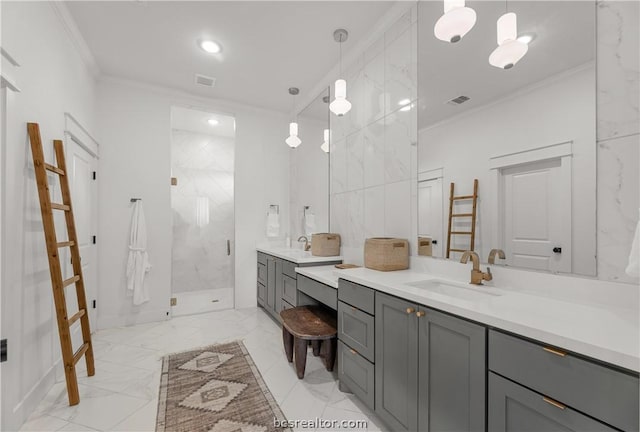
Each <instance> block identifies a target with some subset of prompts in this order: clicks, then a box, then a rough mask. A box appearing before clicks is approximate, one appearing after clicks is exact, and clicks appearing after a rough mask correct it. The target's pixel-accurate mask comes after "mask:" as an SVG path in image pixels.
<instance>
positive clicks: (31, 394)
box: [2, 358, 62, 430]
mask: <svg viewBox="0 0 640 432" xmlns="http://www.w3.org/2000/svg"><path fill="white" fill-rule="evenodd" d="M61 367H62V358H59V359H58V360H57V361H56V362H55V363H54V364H53V365H52V366H51V367H50V368H49V369H48V370H47V372H45V374H44V375H43V376H42V378H40V380H38V382H37V383H35V384H34V386H33V387H31V390H29V391H28V392H27V394H26V395H25V396H24V398H22V400H21V401H20V402H18V404H17V405H16V406H15V407H14V408H13V410H12V411H11V413H3V415H2V421H3V424H2V430H19V429H20V428H21V427H22V425H23V424H24V422H25V421H27V419H28V418H29V416H30V415H31V414H33V412H34V411H35V409H36V407H37V406H38V404H39V403H40V402H41V401H42V399H44V397H45V396H46V395H47V393H48V392H49V390H51V387H53V385H54V384H55V383H56V369H58V368H61Z"/></svg>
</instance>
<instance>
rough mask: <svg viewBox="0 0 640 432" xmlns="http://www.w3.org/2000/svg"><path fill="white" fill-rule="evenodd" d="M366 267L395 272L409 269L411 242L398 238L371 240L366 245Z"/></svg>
mask: <svg viewBox="0 0 640 432" xmlns="http://www.w3.org/2000/svg"><path fill="white" fill-rule="evenodd" d="M364 266H365V267H366V268H370V269H373V270H380V271H394V270H405V269H408V268H409V241H407V240H406V239H398V238H383V237H378V238H369V239H367V240H366V241H365V243H364Z"/></svg>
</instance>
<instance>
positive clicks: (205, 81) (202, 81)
mask: <svg viewBox="0 0 640 432" xmlns="http://www.w3.org/2000/svg"><path fill="white" fill-rule="evenodd" d="M196 84H198V85H201V86H204V87H213V86H214V85H216V79H215V78H213V77H208V76H206V75H200V74H196Z"/></svg>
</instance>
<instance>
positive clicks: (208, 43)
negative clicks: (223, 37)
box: [198, 39, 222, 54]
mask: <svg viewBox="0 0 640 432" xmlns="http://www.w3.org/2000/svg"><path fill="white" fill-rule="evenodd" d="M198 45H199V46H200V48H202V49H203V50H204V51H205V52H208V53H209V54H218V53H219V52H220V51H222V48H221V47H220V44H219V43H217V42H214V41H212V40H208V39H202V40H200V41H199V42H198Z"/></svg>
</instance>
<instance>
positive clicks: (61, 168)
mask: <svg viewBox="0 0 640 432" xmlns="http://www.w3.org/2000/svg"><path fill="white" fill-rule="evenodd" d="M27 131H28V132H29V139H30V141H31V153H32V155H33V166H34V169H35V174H36V183H37V185H38V196H39V197H40V211H41V213H42V225H43V226H44V238H45V241H46V243H47V255H48V257H49V272H50V274H51V285H52V288H53V300H54V303H55V305H56V316H57V321H58V333H59V334H60V348H61V350H62V361H63V365H64V374H65V378H66V381H67V395H68V396H69V405H77V404H78V403H79V402H80V393H79V392H78V378H77V375H76V363H78V361H79V360H80V359H81V358H82V356H83V355H84V357H85V361H86V363H87V375H89V376H93V375H94V374H95V368H94V364H93V347H92V344H91V330H90V328H89V312H88V309H87V299H86V297H85V293H84V279H83V278H82V265H81V263H80V249H79V247H78V236H77V233H76V226H75V222H74V219H73V207H72V206H71V191H70V190H69V179H68V176H67V166H66V161H65V157H64V149H63V145H62V141H61V140H54V141H53V147H54V150H55V155H56V161H57V162H58V166H57V167H56V166H53V165H49V164H48V163H46V162H45V161H44V151H43V148H42V140H41V139H40V127H39V126H38V124H37V123H28V124H27ZM47 171H50V172H52V173H54V174H56V175H58V177H59V178H60V189H61V192H62V204H58V203H52V202H51V195H50V192H49V181H48V179H47ZM54 210H61V211H63V212H64V216H65V220H66V225H67V234H68V236H69V238H68V240H67V241H63V242H58V240H57V237H56V228H55V224H54V219H53V211H54ZM64 247H68V248H69V249H70V250H71V264H72V267H73V276H72V277H71V278H69V279H66V280H63V279H62V268H61V265H60V256H59V253H58V251H59V250H60V249H61V248H64ZM69 285H75V288H76V296H77V299H78V312H77V313H75V314H73V315H72V316H71V317H69V316H68V315H67V301H66V295H65V288H66V287H68V286H69ZM78 320H80V326H81V328H82V341H83V343H82V346H81V347H80V348H79V349H78V350H77V351H76V352H74V351H73V346H72V343H71V325H72V324H74V323H75V322H76V321H78Z"/></svg>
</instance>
